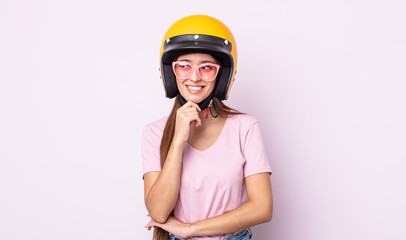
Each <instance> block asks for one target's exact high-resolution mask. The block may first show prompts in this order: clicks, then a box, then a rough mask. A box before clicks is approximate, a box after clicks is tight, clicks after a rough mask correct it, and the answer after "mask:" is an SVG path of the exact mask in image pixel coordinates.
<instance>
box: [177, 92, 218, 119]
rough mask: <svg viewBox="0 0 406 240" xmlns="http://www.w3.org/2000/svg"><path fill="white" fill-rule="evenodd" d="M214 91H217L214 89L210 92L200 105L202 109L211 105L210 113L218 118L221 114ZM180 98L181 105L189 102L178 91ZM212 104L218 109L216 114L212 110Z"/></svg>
mask: <svg viewBox="0 0 406 240" xmlns="http://www.w3.org/2000/svg"><path fill="white" fill-rule="evenodd" d="M214 92H215V91H214V90H213V91H212V92H211V93H210V95H209V96H208V97H207V98H206V99H204V100H203V101H201V102H200V103H199V104H198V105H199V107H200V109H202V110H203V109H205V108H207V107H209V110H210V114H211V115H212V116H213V117H214V118H217V116H218V115H219V107H218V106H217V103H216V101H215V99H216V97H215V96H214ZM178 99H179V104H180V106H183V104H185V103H186V102H187V101H186V99H185V98H184V97H183V96H182V95H181V94H180V93H178ZM211 105H214V108H215V109H216V115H213V113H212V111H211Z"/></svg>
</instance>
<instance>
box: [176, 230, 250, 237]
mask: <svg viewBox="0 0 406 240" xmlns="http://www.w3.org/2000/svg"><path fill="white" fill-rule="evenodd" d="M251 238H252V231H251V229H249V228H247V229H244V230H242V231H241V232H238V233H236V234H234V235H232V236H230V237H228V238H226V239H225V240H250V239H251ZM169 240H181V239H179V238H177V237H175V236H173V235H172V234H171V235H169Z"/></svg>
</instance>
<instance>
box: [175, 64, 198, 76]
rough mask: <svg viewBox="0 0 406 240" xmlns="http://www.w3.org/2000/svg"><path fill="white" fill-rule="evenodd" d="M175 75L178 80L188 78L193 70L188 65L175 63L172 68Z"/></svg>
mask: <svg viewBox="0 0 406 240" xmlns="http://www.w3.org/2000/svg"><path fill="white" fill-rule="evenodd" d="M174 71H175V75H176V77H178V78H182V79H186V78H189V77H190V76H191V75H192V73H193V68H192V66H191V65H190V64H188V63H176V64H175V67H174Z"/></svg>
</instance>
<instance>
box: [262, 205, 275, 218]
mask: <svg viewBox="0 0 406 240" xmlns="http://www.w3.org/2000/svg"><path fill="white" fill-rule="evenodd" d="M272 215H273V207H272V204H270V205H268V206H267V207H264V208H262V214H261V220H262V222H269V221H271V220H272Z"/></svg>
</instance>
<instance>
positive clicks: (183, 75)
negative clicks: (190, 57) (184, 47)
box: [172, 61, 220, 82]
mask: <svg viewBox="0 0 406 240" xmlns="http://www.w3.org/2000/svg"><path fill="white" fill-rule="evenodd" d="M172 68H173V72H174V73H175V76H176V77H177V78H179V79H182V80H185V79H188V78H190V77H192V75H193V72H194V71H195V70H196V71H197V73H198V74H199V77H200V79H202V80H203V81H207V82H209V81H213V80H215V79H216V77H217V74H218V72H219V69H220V65H218V64H215V63H203V64H200V65H199V66H196V67H195V66H193V65H192V64H190V63H188V62H182V61H180V62H173V63H172Z"/></svg>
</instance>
